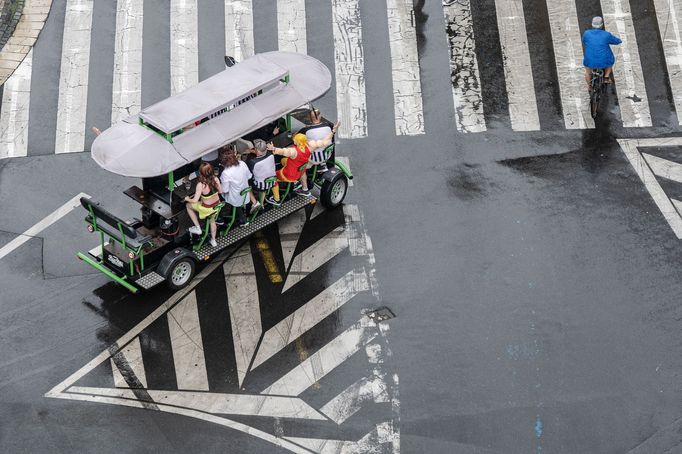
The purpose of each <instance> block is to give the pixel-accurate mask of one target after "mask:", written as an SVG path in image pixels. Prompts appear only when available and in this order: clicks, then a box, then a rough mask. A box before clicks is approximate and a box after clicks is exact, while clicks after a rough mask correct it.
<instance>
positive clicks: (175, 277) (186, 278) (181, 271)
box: [164, 257, 196, 290]
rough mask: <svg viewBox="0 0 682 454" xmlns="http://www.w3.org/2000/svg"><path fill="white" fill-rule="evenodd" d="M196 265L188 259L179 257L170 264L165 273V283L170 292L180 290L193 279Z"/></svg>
mask: <svg viewBox="0 0 682 454" xmlns="http://www.w3.org/2000/svg"><path fill="white" fill-rule="evenodd" d="M195 268H196V265H195V264H194V260H192V259H191V258H190V257H181V258H178V259H176V260H174V261H173V262H171V264H170V266H169V267H168V271H166V275H165V276H164V277H165V278H166V283H167V284H168V287H170V288H171V289H172V290H180V289H181V288H183V287H185V286H186V285H187V284H189V282H190V281H191V280H192V278H193V277H194V270H195Z"/></svg>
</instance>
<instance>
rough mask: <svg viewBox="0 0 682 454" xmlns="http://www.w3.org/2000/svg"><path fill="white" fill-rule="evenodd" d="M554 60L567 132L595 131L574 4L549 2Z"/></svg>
mask: <svg viewBox="0 0 682 454" xmlns="http://www.w3.org/2000/svg"><path fill="white" fill-rule="evenodd" d="M547 13H548V14H549V25H550V27H549V28H550V30H551V31H552V42H553V44H554V59H555V60H556V70H557V76H558V79H559V92H560V93H561V110H562V111H563V114H564V125H565V126H566V129H588V128H594V120H593V119H592V116H591V115H590V103H589V97H588V92H587V84H586V83H585V69H584V68H583V45H582V37H581V35H580V27H579V25H578V13H577V11H576V6H575V0H547Z"/></svg>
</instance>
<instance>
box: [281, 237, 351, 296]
mask: <svg viewBox="0 0 682 454" xmlns="http://www.w3.org/2000/svg"><path fill="white" fill-rule="evenodd" d="M346 248H348V236H347V235H346V231H345V229H344V228H343V227H337V228H335V229H334V230H333V231H331V232H330V233H328V234H327V235H325V236H324V237H323V238H320V239H319V240H317V241H316V242H315V243H314V244H313V245H312V246H310V247H309V248H307V249H306V250H305V251H303V252H301V253H300V254H298V255H296V257H294V260H293V261H292V262H291V268H289V272H288V273H287V278H286V281H285V282H284V288H283V289H282V292H285V291H287V290H289V289H290V288H291V287H293V286H294V285H295V284H297V283H298V282H300V281H301V280H302V279H303V278H305V277H306V276H307V275H308V274H310V273H311V272H313V271H315V270H316V269H318V268H319V267H321V266H322V265H324V264H325V263H327V262H328V261H330V260H331V259H333V258H334V257H336V256H337V255H338V254H339V253H340V252H341V251H343V250H344V249H346Z"/></svg>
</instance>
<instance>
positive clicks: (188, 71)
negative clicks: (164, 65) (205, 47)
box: [170, 0, 199, 95]
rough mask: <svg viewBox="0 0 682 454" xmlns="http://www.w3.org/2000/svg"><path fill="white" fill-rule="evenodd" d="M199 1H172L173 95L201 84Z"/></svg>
mask: <svg viewBox="0 0 682 454" xmlns="http://www.w3.org/2000/svg"><path fill="white" fill-rule="evenodd" d="M197 8H198V5H197V0H171V8H170V16H171V20H170V27H171V29H170V37H171V52H170V54H171V63H170V69H171V95H175V94H177V93H180V92H182V91H185V90H186V89H188V88H189V87H192V86H194V85H196V84H198V83H199V42H198V40H199V38H198V30H197V28H198V26H199V24H198V13H197Z"/></svg>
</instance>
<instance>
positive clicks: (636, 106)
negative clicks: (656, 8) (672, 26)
mask: <svg viewBox="0 0 682 454" xmlns="http://www.w3.org/2000/svg"><path fill="white" fill-rule="evenodd" d="M601 6H602V11H603V14H604V22H605V23H606V24H609V23H613V24H615V27H614V28H615V31H616V32H617V34H618V36H619V37H620V39H621V40H622V41H623V44H621V45H620V46H617V48H616V52H615V53H616V64H615V65H614V66H613V70H614V72H615V74H616V75H617V77H616V88H617V89H618V102H619V104H620V114H621V117H622V118H623V126H625V127H629V128H632V127H643V126H651V113H649V101H648V97H647V94H646V88H645V87H644V73H643V71H642V63H641V62H640V60H639V50H638V49H637V37H636V36H635V27H634V25H633V23H632V14H630V3H629V2H628V1H627V0H601Z"/></svg>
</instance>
